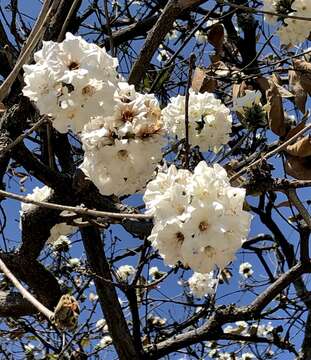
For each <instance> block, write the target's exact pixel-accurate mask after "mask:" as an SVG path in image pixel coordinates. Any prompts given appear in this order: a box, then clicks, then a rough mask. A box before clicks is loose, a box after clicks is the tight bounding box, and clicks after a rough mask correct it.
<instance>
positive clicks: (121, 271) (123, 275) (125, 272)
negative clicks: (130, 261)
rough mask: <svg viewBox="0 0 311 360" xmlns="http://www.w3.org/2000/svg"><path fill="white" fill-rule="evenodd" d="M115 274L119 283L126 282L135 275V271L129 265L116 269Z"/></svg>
mask: <svg viewBox="0 0 311 360" xmlns="http://www.w3.org/2000/svg"><path fill="white" fill-rule="evenodd" d="M116 274H117V276H118V278H119V279H120V280H121V281H128V279H129V278H130V277H131V276H132V275H134V274H135V269H134V268H133V266H131V265H122V266H120V267H119V268H118V269H117V271H116Z"/></svg>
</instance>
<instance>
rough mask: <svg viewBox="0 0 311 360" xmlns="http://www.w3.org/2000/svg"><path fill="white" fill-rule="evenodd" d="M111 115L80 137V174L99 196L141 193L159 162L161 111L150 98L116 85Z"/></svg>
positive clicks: (89, 126)
mask: <svg viewBox="0 0 311 360" xmlns="http://www.w3.org/2000/svg"><path fill="white" fill-rule="evenodd" d="M114 101H115V104H116V105H115V107H114V111H113V115H111V116H106V117H103V116H101V117H96V118H94V119H92V120H91V121H90V122H89V123H88V124H86V125H85V127H84V129H83V132H82V134H81V139H82V144H83V148H84V151H85V153H84V161H83V163H82V165H81V166H80V167H81V169H82V170H83V172H84V173H85V174H86V175H87V176H88V177H89V178H90V179H91V180H92V182H93V183H94V184H95V185H96V186H97V188H98V189H99V191H100V193H101V194H103V195H111V194H115V195H118V196H120V195H127V194H132V193H135V192H136V191H138V190H141V189H142V188H143V187H144V186H145V184H146V182H147V181H148V180H149V179H150V178H151V176H152V174H153V172H154V170H155V168H156V167H157V164H158V162H159V161H160V160H161V159H162V152H161V148H162V147H163V145H164V137H163V130H162V123H161V109H160V107H159V103H158V101H157V99H156V98H155V96H154V95H152V94H149V95H143V94H140V93H138V92H136V91H135V88H134V86H133V85H129V84H127V83H125V82H121V83H119V84H118V88H117V90H116V92H115V94H114Z"/></svg>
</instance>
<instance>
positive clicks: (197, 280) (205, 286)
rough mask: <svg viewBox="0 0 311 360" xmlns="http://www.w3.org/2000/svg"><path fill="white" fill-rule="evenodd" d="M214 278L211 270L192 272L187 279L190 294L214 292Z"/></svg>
mask: <svg viewBox="0 0 311 360" xmlns="http://www.w3.org/2000/svg"><path fill="white" fill-rule="evenodd" d="M215 283H216V282H215V279H213V272H209V273H207V274H201V273H194V274H193V275H192V276H191V278H190V279H189V280H188V284H189V287H190V290H191V292H192V294H193V295H194V296H196V297H203V296H204V295H206V294H212V293H213V292H214V286H215Z"/></svg>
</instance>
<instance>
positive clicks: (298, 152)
mask: <svg viewBox="0 0 311 360" xmlns="http://www.w3.org/2000/svg"><path fill="white" fill-rule="evenodd" d="M286 152H287V153H288V154H290V155H292V156H298V157H302V158H305V157H308V156H311V138H310V136H309V135H307V136H305V137H303V138H302V139H300V140H298V141H297V142H295V143H294V144H292V145H288V146H287V147H286Z"/></svg>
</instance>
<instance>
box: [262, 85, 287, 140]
mask: <svg viewBox="0 0 311 360" xmlns="http://www.w3.org/2000/svg"><path fill="white" fill-rule="evenodd" d="M268 81H269V86H270V87H269V89H268V90H267V91H266V97H267V103H268V104H269V107H270V108H269V110H268V120H269V126H270V129H271V130H272V131H273V132H274V133H275V134H276V135H279V136H285V135H286V124H285V117H284V110H283V103H282V97H281V95H280V92H279V90H278V88H277V86H276V84H275V83H274V82H273V81H272V80H271V79H269V80H268Z"/></svg>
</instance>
